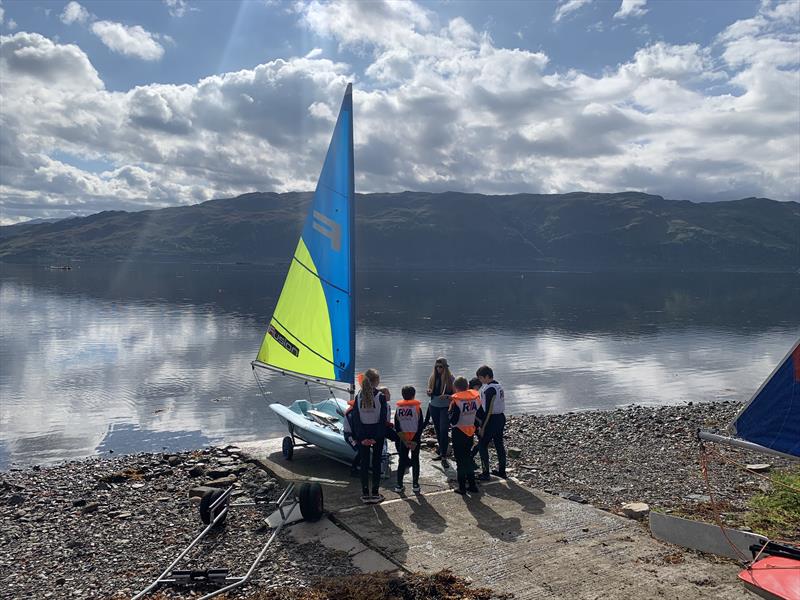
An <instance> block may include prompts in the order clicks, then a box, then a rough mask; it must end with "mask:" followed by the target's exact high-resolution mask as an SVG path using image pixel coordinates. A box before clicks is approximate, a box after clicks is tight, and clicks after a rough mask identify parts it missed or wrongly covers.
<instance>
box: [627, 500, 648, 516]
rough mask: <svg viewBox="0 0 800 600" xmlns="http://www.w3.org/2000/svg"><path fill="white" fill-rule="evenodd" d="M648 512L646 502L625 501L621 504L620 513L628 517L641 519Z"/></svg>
mask: <svg viewBox="0 0 800 600" xmlns="http://www.w3.org/2000/svg"><path fill="white" fill-rule="evenodd" d="M649 512H650V506H649V505H648V504H647V503H646V502H626V503H625V504H623V505H622V514H623V515H625V516H626V517H628V518H629V519H643V518H645V517H646V516H647V515H648V513H649Z"/></svg>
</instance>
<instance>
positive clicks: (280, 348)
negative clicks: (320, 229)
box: [257, 237, 336, 380]
mask: <svg viewBox="0 0 800 600" xmlns="http://www.w3.org/2000/svg"><path fill="white" fill-rule="evenodd" d="M294 258H295V260H293V261H292V265H291V267H289V274H288V275H287V276H286V282H285V283H284V284H283V290H282V291H281V296H280V298H279V299H278V306H277V307H276V308H275V312H274V313H273V315H272V320H271V321H270V324H269V328H268V329H267V334H266V335H265V336H264V341H263V342H262V343H261V349H260V350H259V352H258V358H257V360H258V361H260V362H262V363H264V364H267V365H271V366H273V367H277V368H278V369H286V370H288V371H293V372H295V373H300V374H301V375H308V376H309V377H318V378H321V379H330V380H335V379H336V373H335V371H334V366H333V343H332V339H333V335H332V333H331V321H330V313H329V311H328V302H327V300H326V299H325V291H324V290H323V287H322V282H321V281H320V279H319V277H318V276H317V269H316V266H315V265H314V261H313V260H312V259H311V255H310V254H309V252H308V248H306V245H305V243H304V242H303V238H302V237H301V238H300V241H299V242H298V244H297V249H296V250H295V252H294Z"/></svg>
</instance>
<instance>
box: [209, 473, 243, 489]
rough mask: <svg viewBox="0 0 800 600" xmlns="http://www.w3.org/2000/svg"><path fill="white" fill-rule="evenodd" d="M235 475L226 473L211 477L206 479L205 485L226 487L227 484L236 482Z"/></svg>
mask: <svg viewBox="0 0 800 600" xmlns="http://www.w3.org/2000/svg"><path fill="white" fill-rule="evenodd" d="M236 479H237V478H236V475H228V476H227V477H220V478H219V479H212V480H211V481H206V485H208V486H211V487H218V488H219V487H228V486H229V485H233V484H234V483H236Z"/></svg>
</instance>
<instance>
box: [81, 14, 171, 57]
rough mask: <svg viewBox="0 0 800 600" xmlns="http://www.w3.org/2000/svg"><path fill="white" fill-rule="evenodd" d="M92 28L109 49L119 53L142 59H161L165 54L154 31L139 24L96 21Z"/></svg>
mask: <svg viewBox="0 0 800 600" xmlns="http://www.w3.org/2000/svg"><path fill="white" fill-rule="evenodd" d="M91 29H92V33H94V34H95V35H96V36H97V37H99V38H100V41H101V42H103V44H105V45H106V46H107V47H108V49H109V50H111V51H112V52H116V53H117V54H123V55H125V56H134V57H136V58H141V59H142V60H159V59H160V58H161V57H162V56H163V55H164V47H163V46H162V45H161V44H159V43H158V42H157V41H156V39H155V37H154V35H153V34H152V33H150V32H149V31H146V30H145V29H143V28H142V27H141V26H139V25H134V26H132V27H128V26H126V25H123V24H122V23H115V22H113V21H96V22H94V23H92V27H91Z"/></svg>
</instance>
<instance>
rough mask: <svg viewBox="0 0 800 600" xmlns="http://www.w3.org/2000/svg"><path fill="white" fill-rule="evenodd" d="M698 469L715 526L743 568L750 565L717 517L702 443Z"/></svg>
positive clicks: (717, 511)
mask: <svg viewBox="0 0 800 600" xmlns="http://www.w3.org/2000/svg"><path fill="white" fill-rule="evenodd" d="M700 470H701V471H702V472H703V480H704V481H705V482H706V491H707V492H708V499H709V504H710V505H711V510H712V513H713V515H714V521H716V523H717V526H718V527H719V528H720V530H721V531H722V535H723V536H724V537H725V540H726V541H727V542H728V545H729V546H730V547H731V548H733V551H734V552H735V553H736V554H737V555H738V556H739V557H741V563H742V565H743V566H744V567H745V568H749V567H750V562H751V561H750V559H749V558H747V556H746V555H744V554H743V553H742V551H741V550H739V548H738V547H737V546H736V544H734V543H733V542H732V541H731V538H729V537H728V532H727V531H726V530H725V526H724V525H723V524H722V520H721V519H720V518H719V510H718V509H717V503H716V501H715V500H714V494H713V492H712V490H711V483H710V482H709V480H708V457H707V454H706V448H705V445H704V444H700Z"/></svg>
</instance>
